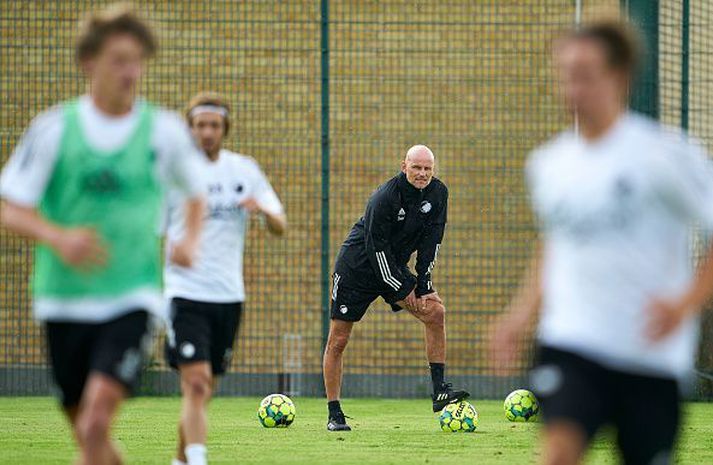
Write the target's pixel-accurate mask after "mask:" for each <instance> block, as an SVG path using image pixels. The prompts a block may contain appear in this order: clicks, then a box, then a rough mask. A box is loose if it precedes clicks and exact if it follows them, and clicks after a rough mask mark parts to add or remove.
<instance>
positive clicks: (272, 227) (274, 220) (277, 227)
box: [265, 212, 287, 236]
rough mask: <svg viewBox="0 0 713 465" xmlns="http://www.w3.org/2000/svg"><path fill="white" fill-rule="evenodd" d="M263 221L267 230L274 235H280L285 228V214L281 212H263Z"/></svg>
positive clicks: (283, 232)
mask: <svg viewBox="0 0 713 465" xmlns="http://www.w3.org/2000/svg"><path fill="white" fill-rule="evenodd" d="M265 222H266V224H267V230H268V231H270V233H271V234H274V235H275V236H282V235H283V234H285V231H286V230H287V216H285V214H284V213H282V214H277V215H276V214H273V213H267V212H265Z"/></svg>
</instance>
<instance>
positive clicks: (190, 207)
mask: <svg viewBox="0 0 713 465" xmlns="http://www.w3.org/2000/svg"><path fill="white" fill-rule="evenodd" d="M204 213H205V201H204V200H203V198H202V197H194V198H191V199H188V200H187V201H186V235H185V237H184V239H185V240H188V241H191V242H197V241H198V238H199V236H200V233H201V228H202V227H203V215H204Z"/></svg>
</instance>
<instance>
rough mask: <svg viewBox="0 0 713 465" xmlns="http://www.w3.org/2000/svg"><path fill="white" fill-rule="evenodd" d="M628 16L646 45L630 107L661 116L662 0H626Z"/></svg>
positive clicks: (624, 5) (653, 116)
mask: <svg viewBox="0 0 713 465" xmlns="http://www.w3.org/2000/svg"><path fill="white" fill-rule="evenodd" d="M622 6H623V7H624V8H625V10H626V13H627V15H628V17H629V19H630V20H631V21H632V22H633V23H634V24H636V25H637V26H638V27H639V29H640V30H641V33H642V34H643V39H644V45H645V47H646V58H645V60H644V63H643V66H642V68H641V72H640V74H639V77H638V79H637V80H636V81H635V82H634V84H633V86H632V90H631V97H630V106H631V108H632V109H633V110H635V111H638V112H640V113H643V114H646V115H649V116H650V117H652V118H655V119H658V118H659V0H624V1H623V2H622Z"/></svg>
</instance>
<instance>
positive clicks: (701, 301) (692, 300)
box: [683, 241, 713, 313]
mask: <svg viewBox="0 0 713 465" xmlns="http://www.w3.org/2000/svg"><path fill="white" fill-rule="evenodd" d="M711 295H713V241H711V243H710V244H709V245H708V252H707V253H706V257H705V259H704V261H703V263H702V264H701V266H700V267H699V268H698V273H696V277H695V279H694V280H693V284H692V285H691V287H690V288H689V291H688V292H687V293H686V294H685V295H684V297H683V300H684V304H685V306H686V307H687V308H688V309H690V311H691V312H692V313H699V312H700V311H701V310H702V309H703V306H704V305H705V303H706V301H707V300H708V299H709V298H710V297H711Z"/></svg>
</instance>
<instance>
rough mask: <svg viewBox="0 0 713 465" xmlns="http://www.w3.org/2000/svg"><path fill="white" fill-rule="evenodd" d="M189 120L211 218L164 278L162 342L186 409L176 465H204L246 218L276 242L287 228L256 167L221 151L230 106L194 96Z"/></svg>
mask: <svg viewBox="0 0 713 465" xmlns="http://www.w3.org/2000/svg"><path fill="white" fill-rule="evenodd" d="M186 118H187V120H188V124H189V125H190V128H191V131H192V132H193V136H194V137H195V140H196V141H197V142H198V144H199V145H200V147H201V149H202V151H203V153H204V154H205V158H206V164H207V166H206V168H205V170H204V176H205V179H204V180H203V185H202V188H203V190H204V193H205V196H206V197H207V199H208V200H207V203H208V211H207V216H206V218H205V221H204V227H203V232H202V234H201V238H200V243H199V247H198V255H197V258H196V261H195V263H194V264H193V266H192V267H185V266H182V265H181V264H176V263H172V262H170V261H169V262H167V263H166V268H165V271H164V283H165V286H166V289H165V294H166V297H167V298H168V299H169V300H170V303H171V316H170V317H171V323H170V329H169V331H168V338H167V356H168V361H169V363H170V365H171V366H172V367H174V368H176V369H178V371H179V373H180V376H181V391H182V393H183V406H182V413H181V419H180V422H179V427H178V431H179V441H178V451H177V458H176V459H175V460H174V462H173V463H174V464H178V465H180V464H185V463H188V465H205V464H206V463H207V462H206V461H207V458H206V456H207V454H206V446H205V444H206V433H207V418H206V411H207V405H208V401H209V400H210V397H211V394H212V392H213V388H214V385H215V380H216V376H219V375H222V374H223V373H225V370H226V369H227V367H228V365H229V364H230V360H231V357H232V353H233V341H234V340H235V334H236V332H237V330H238V326H239V324H240V317H241V314H242V310H243V302H244V300H245V286H244V283H243V250H244V248H245V234H246V232H247V225H248V221H249V219H250V215H251V214H253V213H255V214H259V215H261V216H262V217H263V218H264V219H265V224H266V226H267V229H268V231H270V232H271V233H272V234H274V235H277V236H281V235H282V234H284V232H285V229H286V227H287V219H286V217H285V213H284V210H283V208H282V204H281V203H280V200H279V199H278V197H277V195H276V194H275V191H274V190H273V189H272V186H271V185H270V182H269V181H268V180H267V178H266V177H265V175H264V174H263V172H262V170H261V169H260V166H259V165H258V163H257V162H256V161H255V160H254V159H253V158H251V157H247V156H245V155H240V154H237V153H233V152H231V151H229V150H226V149H224V148H222V144H223V139H224V138H225V136H226V135H227V134H228V130H229V128H230V111H229V108H228V104H227V103H226V102H225V100H224V99H223V98H222V97H221V96H220V95H218V94H215V93H210V92H205V93H201V94H198V95H196V96H195V97H194V98H193V99H192V100H191V101H190V102H189V104H188V109H187V112H186ZM167 203H168V205H167V206H168V223H167V228H166V231H167V243H168V244H169V245H170V244H171V243H173V242H174V241H176V240H179V239H180V238H181V237H183V235H184V229H185V224H186V215H185V208H184V207H183V203H182V202H181V196H170V198H169V201H168V202H167Z"/></svg>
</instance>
